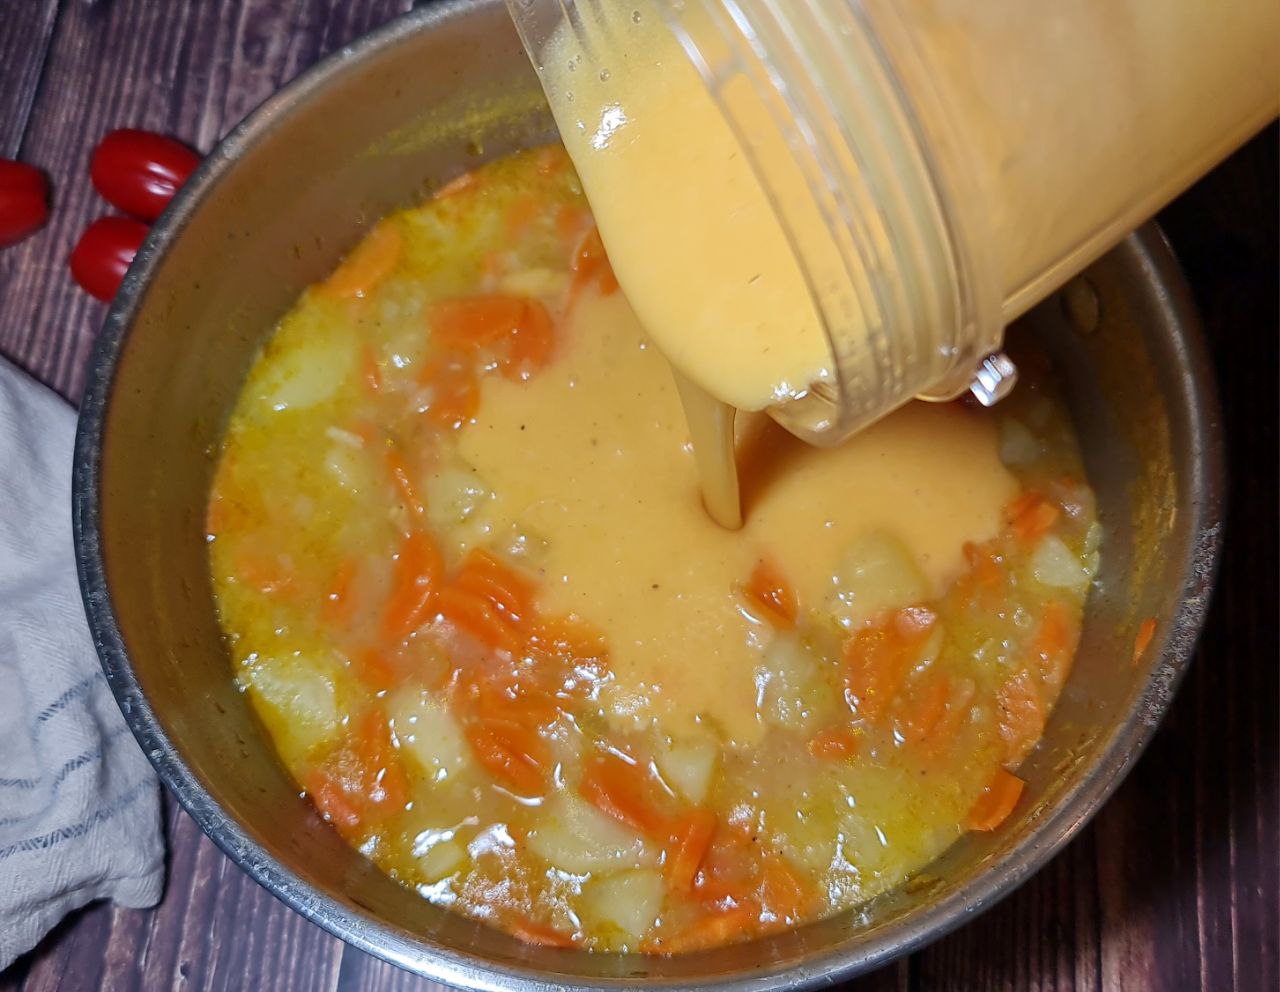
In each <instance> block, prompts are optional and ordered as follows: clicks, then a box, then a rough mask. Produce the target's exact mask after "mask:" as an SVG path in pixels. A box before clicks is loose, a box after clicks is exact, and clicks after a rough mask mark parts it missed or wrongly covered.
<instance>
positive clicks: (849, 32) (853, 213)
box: [660, 0, 1002, 444]
mask: <svg viewBox="0 0 1280 992" xmlns="http://www.w3.org/2000/svg"><path fill="white" fill-rule="evenodd" d="M660 7H661V9H662V11H663V14H664V16H665V17H666V18H667V20H668V23H669V24H670V26H671V28H672V30H673V31H674V32H675V33H676V36H677V37H678V38H679V40H680V42H681V45H682V46H683V48H684V50H685V52H686V53H687V55H688V57H689V58H690V59H691V60H692V62H693V63H694V64H695V66H696V67H697V68H698V70H699V72H700V73H701V75H702V77H703V80H704V82H705V83H706V85H707V87H708V90H709V91H710V93H711V95H712V96H713V98H715V99H716V100H717V102H718V104H719V106H720V108H721V111H722V112H723V113H724V115H725V117H726V120H728V122H729V123H730V125H731V126H732V127H733V128H734V130H735V132H736V134H737V137H738V140H739V143H740V144H741V146H742V148H743V150H744V153H745V154H747V155H748V156H749V158H750V160H751V163H752V165H753V167H754V169H755V171H756V174H757V176H758V177H759V179H760V181H761V184H762V185H763V187H764V189H765V191H766V193H767V194H768V196H769V198H770V200H771V202H772V206H773V208H774V210H775V212H776V214H777V215H778V218H779V220H780V221H781V223H782V226H783V228H784V230H785V231H786V233H787V237H788V238H789V240H790V242H791V248H792V250H793V252H794V254H795V256H796V258H797V259H798V261H799V262H800V265H801V268H802V270H803V271H804V273H805V277H806V279H807V281H808V285H809V289H810V292H811V294H812V296H813V299H814V302H815V304H816V306H817V309H818V312H819V314H820V315H821V317H822V320H823V323H824V327H825V331H826V334H827V339H828V343H829V346H830V352H831V368H830V369H829V376H827V377H826V378H824V379H823V380H821V381H819V382H817V383H815V384H814V385H813V386H812V387H811V388H810V389H809V390H808V391H807V392H806V393H805V394H803V395H801V396H798V397H796V398H794V399H792V400H790V401H788V402H786V403H784V404H782V405H780V406H778V407H777V408H775V409H774V410H772V411H771V413H772V414H773V416H774V417H775V419H777V420H778V421H779V422H780V423H781V424H782V425H783V426H784V427H786V428H787V429H788V430H789V431H791V432H792V433H794V434H797V435H798V436H800V437H802V438H804V439H805V440H807V441H810V442H812V443H816V444H830V443H837V442H839V441H840V440H842V439H844V438H845V437H848V436H849V435H850V434H851V433H853V432H854V431H856V430H858V429H860V428H862V427H864V426H866V425H867V424H869V423H870V422H872V421H874V420H876V419H878V418H879V417H881V416H883V415H884V414H886V413H889V412H890V411H891V410H893V409H895V408H896V407H898V406H900V405H902V404H903V403H905V402H906V401H908V400H909V399H911V398H912V397H914V396H921V397H923V398H926V399H950V398H952V397H954V396H956V395H958V394H959V393H961V392H963V391H964V390H965V389H966V388H967V387H968V386H969V384H970V382H971V380H972V378H973V371H974V368H975V366H976V365H977V363H978V361H979V360H980V359H981V358H982V356H983V355H985V354H986V353H987V352H989V351H991V350H993V349H994V348H995V347H996V346H997V345H998V343H999V339H1000V336H1001V331H1002V325H1001V322H1000V286H999V281H998V279H997V278H995V272H994V269H993V268H992V266H991V265H990V264H989V262H988V260H987V259H986V258H984V257H981V255H980V249H981V248H982V246H984V245H985V244H986V243H987V239H984V238H983V236H982V233H981V230H980V226H981V222H982V218H981V217H980V216H979V215H978V211H977V210H976V204H977V202H978V201H977V198H976V197H969V198H966V197H965V196H964V194H965V193H966V192H967V191H966V190H964V189H957V188H955V187H956V186H957V185H963V183H964V176H965V175H966V174H967V173H966V170H965V169H964V168H963V167H957V165H956V163H955V162H954V161H950V160H949V161H947V162H940V161H938V154H939V149H940V148H941V150H942V151H943V152H944V153H945V152H946V151H947V150H948V148H949V147H951V144H952V143H950V142H942V143H941V145H939V144H938V143H937V142H934V141H931V140H930V139H932V138H933V136H934V134H935V133H936V131H935V130H934V128H936V127H939V126H941V122H940V121H935V120H929V121H927V123H928V124H929V125H932V126H931V127H930V128H929V130H927V131H926V120H925V119H922V114H921V109H920V103H921V101H920V100H919V99H917V100H916V101H915V102H913V101H912V99H909V98H908V95H907V92H906V91H905V89H904V86H903V80H902V76H901V75H900V74H899V73H898V72H896V71H895V66H894V65H891V64H890V62H889V60H888V58H887V56H886V53H885V48H884V46H883V43H882V42H883V39H882V36H881V34H880V31H881V30H886V29H887V30H890V31H893V30H895V25H893V24H889V25H888V26H887V28H886V26H885V25H884V24H883V23H882V21H877V23H875V24H873V23H872V22H871V20H870V17H869V15H868V13H867V11H866V9H865V7H864V5H863V4H861V3H858V2H832V0H752V2H750V3H743V2H740V0H683V2H681V0H661V3H660ZM894 41H895V45H894V48H893V51H894V53H895V58H896V57H897V56H898V54H899V51H900V47H899V44H898V43H897V42H899V41H900V39H894ZM908 68H910V67H908ZM920 76H921V74H919V73H914V72H913V73H912V74H911V76H910V78H911V79H912V81H913V84H914V82H915V81H916V80H917V79H918V78H920ZM917 96H918V94H917V93H916V91H915V89H913V90H912V92H911V97H917ZM928 97H929V94H927V93H926V94H924V98H925V99H924V101H923V102H924V103H925V104H926V106H925V111H926V113H927V111H928V110H929V109H930V108H932V107H934V106H936V103H933V102H931V101H930V100H929V99H928ZM933 116H935V117H940V116H941V115H933ZM926 136H927V137H926ZM955 147H957V148H958V147H961V146H960V145H959V143H955ZM944 166H945V169H944V168H943V167H944ZM965 203H968V204H970V207H969V209H968V211H966V210H964V209H962V208H961V205H962V204H965ZM975 229H977V230H975Z"/></svg>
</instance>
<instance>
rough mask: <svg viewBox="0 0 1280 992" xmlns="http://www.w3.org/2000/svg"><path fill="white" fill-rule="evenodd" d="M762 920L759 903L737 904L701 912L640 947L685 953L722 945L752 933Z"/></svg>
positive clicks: (649, 950)
mask: <svg viewBox="0 0 1280 992" xmlns="http://www.w3.org/2000/svg"><path fill="white" fill-rule="evenodd" d="M759 922H760V907H759V906H758V905H756V904H755V903H748V904H746V905H739V906H734V907H733V908H732V909H727V910H724V911H722V912H717V913H710V914H708V915H706V916H700V917H698V918H697V919H696V920H694V921H693V922H692V923H690V924H689V925H688V926H686V927H684V928H683V929H681V930H679V931H677V932H676V933H673V934H671V935H670V936H666V937H663V938H661V939H659V940H654V941H650V942H647V943H646V944H645V946H644V947H642V948H641V950H643V951H645V952H646V953H652V954H685V953H687V952H689V951H702V950H707V949H708V948H712V947H720V946H722V945H724V944H729V943H733V942H734V941H736V940H741V939H742V938H743V937H746V936H749V935H751V934H752V933H754V932H755V930H756V928H757V925H758V924H759Z"/></svg>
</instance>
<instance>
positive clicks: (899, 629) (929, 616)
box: [843, 607, 937, 724]
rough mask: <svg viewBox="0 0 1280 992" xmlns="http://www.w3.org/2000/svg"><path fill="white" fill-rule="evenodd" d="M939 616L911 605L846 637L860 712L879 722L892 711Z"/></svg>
mask: <svg viewBox="0 0 1280 992" xmlns="http://www.w3.org/2000/svg"><path fill="white" fill-rule="evenodd" d="M936 619H937V617H936V615H935V614H934V613H933V612H932V611H931V610H928V609H925V608H924V607H908V608H907V609H903V610H898V611H897V612H896V613H894V614H892V615H891V616H890V617H889V618H888V619H887V620H886V621H884V622H883V623H881V624H880V625H879V626H876V627H869V628H867V629H865V630H860V631H858V632H857V633H855V634H854V635H853V636H852V637H850V638H849V639H848V640H846V641H845V643H844V650H843V654H844V680H845V688H846V690H847V694H848V697H849V701H850V703H851V705H852V708H853V710H854V712H855V713H857V715H858V716H860V717H862V718H863V719H865V720H867V721H868V722H869V723H872V724H876V723H879V722H880V721H881V720H882V719H883V718H884V717H885V716H886V715H887V714H888V712H889V706H890V704H891V703H892V702H893V699H894V697H895V696H896V695H897V694H898V690H899V689H900V688H901V686H902V683H903V680H904V679H905V678H906V676H907V671H908V669H909V668H910V667H911V663H912V661H914V659H915V657H916V654H917V652H918V651H919V648H920V647H921V646H922V645H923V642H924V640H925V639H926V638H927V637H928V634H929V631H930V630H932V629H933V625H934V623H935V621H936Z"/></svg>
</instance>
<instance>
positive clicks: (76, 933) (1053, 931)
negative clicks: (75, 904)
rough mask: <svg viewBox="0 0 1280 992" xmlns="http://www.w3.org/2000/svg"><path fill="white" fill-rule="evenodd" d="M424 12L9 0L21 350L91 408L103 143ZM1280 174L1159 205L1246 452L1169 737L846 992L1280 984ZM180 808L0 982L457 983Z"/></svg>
mask: <svg viewBox="0 0 1280 992" xmlns="http://www.w3.org/2000/svg"><path fill="white" fill-rule="evenodd" d="M408 5H409V4H408V3H407V2H406V0H0V157H10V158H20V159H22V160H24V161H27V162H31V163H34V164H35V165H37V166H39V167H40V168H42V169H44V170H45V171H46V172H47V173H48V174H49V176H50V178H51V179H52V182H53V187H54V202H53V214H52V219H51V221H50V223H49V225H48V226H47V227H46V228H45V229H44V230H43V231H41V232H40V233H39V234H38V235H36V236H35V237H33V238H31V239H29V240H28V241H26V242H24V243H23V244H21V245H19V246H17V247H16V248H11V249H8V250H5V251H0V353H2V354H4V355H6V356H7V357H9V358H10V359H12V360H13V361H15V362H17V363H18V364H19V365H21V366H23V367H25V368H26V369H27V370H29V371H30V372H31V373H32V374H33V375H35V376H36V377H38V378H40V379H42V380H44V381H45V382H46V383H48V384H49V385H51V386H52V387H53V388H54V389H56V390H58V391H59V392H60V393H62V395H64V396H65V397H67V399H69V400H70V401H72V402H75V400H76V398H77V397H78V396H79V394H80V391H81V386H82V383H83V380H84V372H85V364H86V361H87V359H88V356H89V352H90V348H91V347H92V344H93V340H94V336H95V334H96V332H97V330H98V327H99V324H100V322H101V320H102V317H103V310H104V308H103V307H102V306H101V305H100V304H98V303H96V302H94V301H93V300H91V299H89V298H88V297H87V296H85V295H84V294H83V293H81V292H80V291H78V290H77V289H76V288H75V286H74V285H73V284H72V282H71V280H70V278H69V276H68V273H67V268H66V261H65V260H66V257H67V253H68V252H69V251H70V249H71V246H72V244H73V243H74V242H75V239H76V237H77V236H78V235H79V233H80V231H81V230H82V229H83V228H84V226H85V225H86V223H87V222H88V221H89V220H91V219H92V218H94V217H96V216H99V215H100V214H102V213H105V212H106V210H107V207H106V205H105V204H104V203H102V202H101V201H100V200H99V199H98V198H97V196H96V195H95V193H94V192H93V190H92V188H91V186H90V184H89V179H88V161H89V155H90V152H91V150H92V147H93V145H94V143H95V141H96V140H97V139H98V138H99V137H100V136H101V135H102V134H103V133H105V132H106V131H107V130H109V129H111V128H114V127H120V126H134V127H144V128H151V129H154V130H158V131H164V132H169V133H172V134H175V135H177V136H179V137H181V138H184V139H186V140H187V141H189V142H190V143H192V144H193V145H195V146H196V147H198V148H200V149H202V150H208V149H209V148H210V147H212V145H213V143H214V142H215V141H216V140H217V139H218V138H219V137H220V136H221V135H223V134H225V133H226V132H227V131H228V130H229V129H230V128H231V127H232V126H233V125H234V124H235V123H236V122H237V121H238V120H239V119H240V118H241V117H242V116H243V115H244V114H246V113H247V112H248V111H249V110H251V109H252V108H253V107H254V106H255V105H256V104H257V103H259V102H260V101H261V100H262V99H263V98H265V97H266V96H268V95H269V94H270V93H271V92H272V91H273V90H275V89H277V88H278V87H279V86H280V85H281V84H282V83H283V82H285V81H286V80H288V79H290V78H291V77H293V76H295V75H296V74H297V73H298V72H300V71H301V70H302V69H304V68H305V67H306V66H307V65H309V64H310V63H312V62H314V61H315V60H316V59H318V58H320V57H321V56H323V55H325V54H326V53H328V52H330V51H333V50H334V49H335V48H338V47H339V46H340V45H342V44H344V43H346V42H348V41H350V40H351V39H353V38H355V37H357V36H358V35H360V34H362V33H363V32H365V31H367V30H369V29H370V28H372V27H374V26H375V25H377V24H380V23H382V22H383V21H385V20H387V19H389V18H390V17H392V16H393V15H395V14H396V13H399V12H400V11H401V10H402V9H404V8H405V7H407V6H408ZM1276 187H1277V135H1276V130H1275V128H1274V127H1273V128H1271V129H1269V130H1268V131H1267V132H1266V133H1264V134H1263V135H1262V136H1261V137H1260V138H1258V139H1256V140H1255V141H1253V142H1252V143H1251V144H1250V145H1249V146H1248V147H1246V148H1245V149H1244V150H1243V151H1242V152H1241V153H1239V154H1237V155H1236V156H1235V157H1233V158H1232V159H1231V160H1229V161H1228V162H1227V163H1226V164H1225V165H1224V166H1223V167H1221V168H1220V169H1218V170H1217V171H1216V172H1215V173H1214V174H1213V175H1211V176H1210V177H1209V178H1208V179H1206V180H1205V181H1204V182H1202V183H1201V184H1200V185H1199V186H1197V187H1196V188H1194V189H1193V190H1192V191H1191V192H1189V193H1188V194H1187V195H1185V196H1184V197H1183V198H1182V199H1181V200H1179V201H1178V202H1177V203H1176V204H1174V205H1173V206H1172V207H1171V208H1170V209H1169V210H1168V211H1166V212H1165V214H1164V215H1163V216H1162V220H1163V222H1164V224H1165V227H1166V230H1167V231H1168V232H1169V234H1170V235H1171V238H1172V240H1173V241H1174V244H1175V247H1176V248H1177V250H1178V252H1179V254H1180V256H1181V258H1182V261H1183V264H1184V266H1185V267H1186V270H1187V272H1188V275H1189V277H1190V279H1191V282H1192V285H1193V288H1194V290H1195V295H1196V297H1197V300H1198V302H1199V305H1200V307H1201V309H1202V312H1203V314H1204V317H1205V323H1206V325H1207V327H1208V332H1209V335H1210V337H1211V340H1212V347H1213V352H1214V356H1215V360H1216V362H1217V365H1218V371H1219V375H1220V381H1221V384H1222V392H1223V398H1224V402H1225V406H1226V421H1227V428H1228V434H1229V437H1230V448H1231V452H1230V454H1231V493H1230V499H1231V510H1230V517H1229V525H1228V533H1227V547H1226V556H1225V560H1224V562H1223V571H1222V578H1221V581H1220V583H1219V586H1218V591H1217V594H1216V597H1215V600H1214V605H1213V609H1212V612H1211V614H1210V618H1209V623H1208V627H1207V630H1206V631H1205V634H1204V637H1203V638H1202V639H1201V643H1200V648H1199V651H1198V656H1197V658H1196V661H1195V664H1194V665H1193V666H1192V668H1191V671H1190V674H1189V675H1188V677H1187V679H1186V681H1185V683H1184V684H1183V687H1182V689H1181V691H1180V693H1179V695H1178V698H1177V700H1176V702H1175V703H1174V705H1173V708H1172V710H1171V712H1170V713H1169V715H1168V717H1167V718H1166V720H1165V722H1164V726H1163V728H1162V729H1161V730H1160V732H1159V734H1158V735H1157V737H1156V738H1155V741H1154V743H1153V744H1152V745H1151V747H1150V749H1149V750H1148V752H1147V753H1146V755H1145V756H1144V757H1143V758H1142V760H1141V762H1140V763H1139V765H1138V767H1137V768H1136V769H1135V771H1134V772H1133V774H1132V775H1131V776H1130V777H1129V779H1128V781H1127V782H1126V783H1125V784H1124V785H1123V787H1122V788H1121V789H1120V791H1119V792H1118V793H1117V794H1116V796H1115V797H1114V798H1113V799H1112V800H1111V801H1110V803H1108V804H1107V806H1106V807H1105V808H1104V809H1103V810H1102V812H1101V813H1100V814H1099V815H1098V816H1097V818H1096V819H1095V820H1094V821H1093V822H1092V823H1091V824H1090V825H1089V826H1088V827H1087V828H1086V829H1085V830H1084V831H1083V832H1082V833H1081V835H1080V836H1079V838H1078V839H1077V840H1076V841H1075V842H1074V843H1072V844H1071V846H1070V847H1069V848H1067V850H1066V851H1064V852H1063V853H1062V854H1061V855H1060V856H1059V857H1058V858H1057V859H1056V860H1055V861H1053V862H1052V863H1051V864H1050V865H1049V866H1048V867H1046V868H1045V869H1044V870H1043V871H1041V872H1040V873H1039V874H1038V875H1037V876H1036V877H1035V878H1033V879H1032V880H1031V881H1030V882H1028V883H1027V884H1026V885H1025V886H1023V887H1022V888H1021V889H1020V890H1019V891H1018V892H1016V893H1015V894H1013V895H1012V896H1010V897H1009V898H1008V899H1006V900H1005V901H1004V902H1003V903H1001V904H1000V905H999V906H997V907H996V908H995V909H993V910H991V911H990V912H989V913H987V914H986V915H985V916H982V917H980V918H979V919H977V920H975V921H974V922H972V923H971V924H969V925H968V926H966V927H965V928H963V929H961V930H959V931H957V932H956V933H954V934H952V935H951V936H949V937H947V938H945V939H943V940H941V941H938V942H937V943H935V944H933V945H932V946H931V947H928V948H926V949H925V950H923V951H921V952H919V953H917V954H915V955H913V956H911V957H910V958H907V959H904V960H901V961H899V962H897V963H895V964H893V965H890V966H888V967H887V968H884V969H882V970H881V971H879V972H877V973H875V974H873V975H870V976H867V977H866V978H864V979H861V980H859V981H857V982H854V983H851V985H850V986H848V988H849V989H856V990H858V992H865V990H879V989H884V990H889V989H894V990H900V992H906V990H933V989H955V990H966V992H969V990H996V989H1001V990H1004V989H1018V990H1021V989H1035V990H1044V992H1047V990H1074V992H1093V990H1101V992H1112V990H1132V992H1140V990H1167V992H1184V990H1194V989H1201V990H1219V989H1231V988H1236V989H1241V990H1254V989H1258V990H1275V989H1276V988H1277V987H1278V985H1277V982H1280V973H1278V970H1277V944H1278V937H1277V934H1278V930H1280V912H1278V906H1277V902H1278V898H1280V878H1278V869H1277V850H1278V848H1280V788H1278V784H1280V775H1278V773H1277V752H1278V750H1280V749H1278V747H1277V723H1276V714H1277V708H1278V706H1277V694H1278V691H1280V685H1278V679H1277V673H1278V664H1277V625H1276V609H1277V555H1276V551H1277V485H1276V466H1277V415H1276V413H1277V411H1276V386H1277V336H1278V327H1280V325H1278V323H1277V224H1276V218H1277V197H1276ZM3 470H4V466H0V471H3ZM165 809H166V816H165V821H166V831H167V835H168V844H169V865H168V885H167V889H166V891H165V896H164V900H163V902H162V903H161V904H160V905H159V906H158V907H156V908H155V909H154V910H150V911H135V910H122V909H116V908H113V907H112V906H110V905H107V904H98V905H95V906H92V907H89V908H88V909H86V910H83V911H81V912H79V913H77V914H75V915H73V916H72V917H71V918H69V919H68V920H66V921H65V922H64V923H63V924H62V925H61V926H60V927H58V928H57V929H56V930H55V931H54V932H53V933H52V934H51V935H50V936H49V937H48V938H47V939H46V940H45V941H44V942H43V943H42V944H41V945H40V946H39V947H38V948H37V949H36V950H35V951H34V952H32V953H31V954H28V955H27V956H25V957H24V958H22V959H20V960H19V961H18V962H17V963H16V964H15V965H14V966H13V967H12V968H10V969H9V970H8V971H7V972H5V973H4V974H3V975H0V992H16V990H23V992H37V990H50V989H66V990H71V992H86V990H92V989H103V990H109V992H133V990H139V989H146V990H154V989H170V988H172V989H197V990H206V989H208V990H213V989H226V990H231V992H239V990H264V992H265V990H289V992H294V990H297V992H319V990H329V989H337V990H342V992H357V990H364V992H373V990H391V989H404V990H409V989H419V990H429V989H439V988H440V987H439V986H435V985H433V984H432V983H430V982H425V981H423V980H421V979H417V978H414V977H412V976H410V975H408V974H407V973H404V972H401V971H398V970H397V969H395V968H393V967H392V966H390V965H387V964H384V963H382V962H380V961H378V960H376V959H374V958H371V957H368V956H366V955H364V954H362V953H360V952H359V951H356V950H353V949H352V948H349V947H346V946H345V945H343V944H342V943H341V942H340V941H338V940H337V939H335V938H333V937H330V936H329V935H328V934H326V933H325V932H324V931H322V930H320V929H319V928H317V927H315V926H313V925H312V924H310V923H308V922H306V921H305V920H303V919H302V918H301V917H300V916H298V915H296V914H295V913H293V912H292V911H291V910H289V909H287V908H286V907H285V906H284V905H283V904H282V903H280V902H277V901H276V900H275V899H274V898H273V897H272V896H271V895H269V894H268V893H267V892H266V891H265V890H263V889H261V888H259V887H258V886H257V885H256V884H255V883H254V882H252V881H251V880H250V879H249V878H248V876H246V875H244V874H243V873H242V872H241V871H240V870H239V869H238V868H237V867H236V866H235V865H234V864H233V863H232V862H231V861H229V860H228V859H227V858H226V857H225V856H224V855H223V854H222V853H221V852H219V851H218V850H217V849H216V848H215V847H214V846H213V844H212V843H211V842H210V841H209V840H208V839H207V838H205V836H204V835H203V834H202V833H201V832H200V830H199V829H198V828H197V827H196V826H195V824H194V823H193V822H192V821H191V820H190V819H189V818H188V817H187V815H186V814H185V813H183V812H182V811H181V810H180V809H179V808H178V807H177V805H176V804H175V803H174V802H173V801H172V800H171V799H170V800H168V801H167V802H166V807H165Z"/></svg>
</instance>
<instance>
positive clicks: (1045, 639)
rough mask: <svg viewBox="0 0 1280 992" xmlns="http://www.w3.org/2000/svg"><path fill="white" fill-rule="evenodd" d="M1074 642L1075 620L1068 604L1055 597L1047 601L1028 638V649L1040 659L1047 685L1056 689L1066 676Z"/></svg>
mask: <svg viewBox="0 0 1280 992" xmlns="http://www.w3.org/2000/svg"><path fill="white" fill-rule="evenodd" d="M1075 643H1076V631H1075V623H1074V622H1073V621H1072V618H1071V611H1070V610H1069V609H1068V608H1067V605H1066V604H1065V603H1060V602H1057V601H1054V602H1050V603H1048V604H1046V606H1045V608H1044V613H1043V614H1042V615H1041V617H1040V625H1039V626H1038V627H1037V628H1036V633H1035V637H1034V638H1033V639H1032V642H1031V653H1032V655H1034V656H1035V657H1036V658H1038V659H1039V660H1040V674H1041V677H1042V678H1043V679H1044V683H1045V685H1046V686H1049V687H1051V688H1053V689H1054V690H1057V689H1060V688H1061V687H1062V684H1063V683H1064V682H1065V681H1066V680H1067V673H1068V672H1069V671H1070V670H1071V659H1072V654H1073V650H1072V649H1073V648H1074V647H1075Z"/></svg>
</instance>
